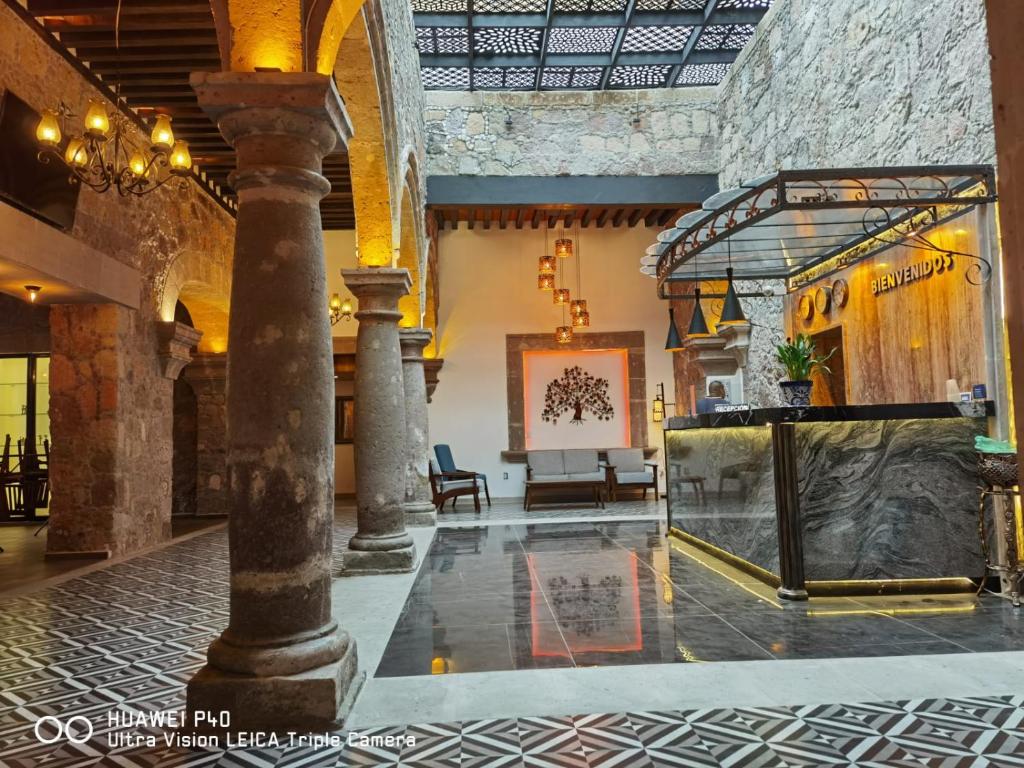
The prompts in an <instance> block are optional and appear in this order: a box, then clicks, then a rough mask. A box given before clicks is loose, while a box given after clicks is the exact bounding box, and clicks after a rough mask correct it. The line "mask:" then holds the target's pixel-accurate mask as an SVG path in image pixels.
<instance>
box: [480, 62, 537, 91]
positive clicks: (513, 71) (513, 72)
mask: <svg viewBox="0 0 1024 768" xmlns="http://www.w3.org/2000/svg"><path fill="white" fill-rule="evenodd" d="M536 79H537V70H536V68H535V67H477V69H476V71H475V72H474V73H473V85H474V86H475V87H476V88H501V89H511V90H522V89H524V88H525V89H529V88H533V86H534V82H535V80H536Z"/></svg>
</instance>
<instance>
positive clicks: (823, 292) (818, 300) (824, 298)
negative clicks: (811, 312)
mask: <svg viewBox="0 0 1024 768" xmlns="http://www.w3.org/2000/svg"><path fill="white" fill-rule="evenodd" d="M814 308H815V309H816V310H818V314H819V315H824V314H826V313H827V312H828V311H829V310H830V309H831V308H832V289H831V288H826V287H825V286H822V287H820V288H819V289H818V290H816V291H815V292H814Z"/></svg>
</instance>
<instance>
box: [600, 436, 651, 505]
mask: <svg viewBox="0 0 1024 768" xmlns="http://www.w3.org/2000/svg"><path fill="white" fill-rule="evenodd" d="M607 455H608V467H607V472H608V487H609V491H610V493H611V497H612V501H617V500H618V492H619V491H620V490H643V493H644V495H643V497H644V498H645V499H646V498H647V489H648V488H650V489H652V490H653V491H654V498H655V499H657V498H658V464H657V463H656V462H653V461H647V460H645V459H644V452H643V449H642V448H609V449H608V451H607Z"/></svg>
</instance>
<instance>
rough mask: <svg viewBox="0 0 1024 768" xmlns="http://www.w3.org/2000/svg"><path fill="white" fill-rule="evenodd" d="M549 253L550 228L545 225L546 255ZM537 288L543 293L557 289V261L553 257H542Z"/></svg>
mask: <svg viewBox="0 0 1024 768" xmlns="http://www.w3.org/2000/svg"><path fill="white" fill-rule="evenodd" d="M547 252H548V227H547V224H545V225H544V253H545V254H546V253H547ZM537 267H538V269H537V288H539V289H540V290H542V291H553V290H554V289H555V259H554V257H553V256H546V255H545V256H541V257H540V260H539V262H538V264H537Z"/></svg>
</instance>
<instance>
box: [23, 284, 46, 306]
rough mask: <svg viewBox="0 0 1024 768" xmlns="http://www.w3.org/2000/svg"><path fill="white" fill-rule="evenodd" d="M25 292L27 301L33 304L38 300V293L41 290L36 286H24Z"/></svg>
mask: <svg viewBox="0 0 1024 768" xmlns="http://www.w3.org/2000/svg"><path fill="white" fill-rule="evenodd" d="M25 290H26V291H28V300H29V301H31V302H32V303H33V304H35V301H36V299H37V298H39V292H40V291H41V290H43V289H42V288H40V287H39V286H38V285H26V286H25Z"/></svg>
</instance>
